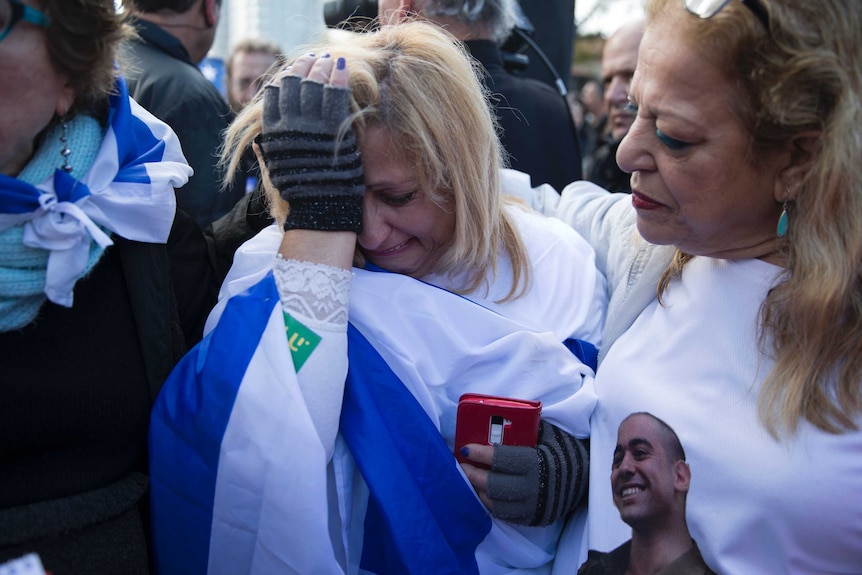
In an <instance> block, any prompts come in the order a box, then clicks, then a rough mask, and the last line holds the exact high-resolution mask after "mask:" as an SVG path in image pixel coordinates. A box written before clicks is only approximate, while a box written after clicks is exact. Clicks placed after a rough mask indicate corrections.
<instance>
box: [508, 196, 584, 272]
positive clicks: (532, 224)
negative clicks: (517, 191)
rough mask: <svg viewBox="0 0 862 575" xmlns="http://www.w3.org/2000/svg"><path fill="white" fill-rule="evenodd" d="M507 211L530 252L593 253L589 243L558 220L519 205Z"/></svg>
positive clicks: (514, 205)
mask: <svg viewBox="0 0 862 575" xmlns="http://www.w3.org/2000/svg"><path fill="white" fill-rule="evenodd" d="M506 211H507V212H508V214H509V216H510V217H511V218H512V221H513V222H514V224H515V227H516V228H517V230H518V232H519V233H520V234H521V239H522V240H523V241H524V245H525V246H526V247H527V251H528V252H548V251H564V252H565V253H567V254H570V255H571V254H573V253H577V254H590V255H592V253H593V248H592V247H591V246H590V244H589V242H587V241H586V240H585V239H584V238H583V236H581V235H580V234H579V233H578V232H576V231H575V230H574V229H573V228H572V227H571V226H569V225H567V224H566V223H565V222H563V221H562V220H560V219H558V218H554V217H550V216H546V215H544V214H540V213H538V212H536V211H534V210H533V209H531V208H528V207H526V206H523V207H522V206H520V205H517V204H511V205H508V206H507V207H506ZM531 255H532V254H531ZM531 259H532V257H531Z"/></svg>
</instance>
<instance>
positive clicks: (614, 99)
mask: <svg viewBox="0 0 862 575" xmlns="http://www.w3.org/2000/svg"><path fill="white" fill-rule="evenodd" d="M643 33H644V21H643V20H642V19H638V20H633V21H631V22H628V23H626V24H624V25H623V26H622V27H620V28H618V29H617V30H616V31H615V32H614V33H613V34H611V36H610V37H609V38H608V39H607V41H606V42H605V46H604V49H603V50H602V84H603V86H604V105H605V116H606V118H607V119H606V121H605V136H604V142H600V144H599V146H598V147H597V148H596V150H595V151H594V152H593V153H592V154H591V155H589V156H586V160H585V162H584V174H585V178H586V179H587V180H589V181H591V182H594V183H596V184H598V185H600V186H601V187H603V188H605V189H606V190H610V191H611V192H628V193H631V181H630V178H629V174H627V173H625V172H623V171H622V170H621V169H620V167H619V165H618V164H617V148H618V147H619V145H620V142H621V141H622V139H623V137H624V136H625V135H626V134H627V133H628V131H629V128H631V125H632V123H633V122H634V120H635V116H634V113H633V112H632V111H631V110H630V109H629V107H628V98H629V86H630V85H631V81H632V76H633V75H634V73H635V66H636V65H637V62H638V47H639V46H640V43H641V38H642V37H643Z"/></svg>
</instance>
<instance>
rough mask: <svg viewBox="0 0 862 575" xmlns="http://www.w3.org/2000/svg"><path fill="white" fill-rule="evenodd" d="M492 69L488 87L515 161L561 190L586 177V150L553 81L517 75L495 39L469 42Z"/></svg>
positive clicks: (519, 167) (514, 164) (536, 180)
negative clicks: (583, 161) (506, 64)
mask: <svg viewBox="0 0 862 575" xmlns="http://www.w3.org/2000/svg"><path fill="white" fill-rule="evenodd" d="M465 44H466V45H467V48H468V49H469V50H470V54H471V55H472V56H473V58H475V59H476V60H477V61H478V62H479V63H480V64H482V66H483V67H484V68H485V70H487V72H488V77H487V78H485V82H486V85H487V87H488V89H489V90H490V91H491V93H492V94H493V95H494V96H493V104H494V107H495V111H496V114H497V117H498V118H499V120H500V125H501V127H502V129H503V133H502V135H501V138H500V139H501V141H502V143H503V147H504V148H505V149H506V152H508V154H509V156H510V158H509V159H510V165H511V167H512V168H514V169H516V170H520V171H522V172H526V173H528V174H530V180H531V181H532V183H533V185H534V186H538V185H540V184H545V183H547V184H551V185H552V186H554V188H556V189H557V191H560V190H562V189H563V188H564V187H565V186H566V185H568V184H570V183H571V182H574V181H575V180H580V179H581V152H580V149H579V146H578V137H577V132H576V128H575V124H574V122H573V121H572V116H571V112H570V111H569V106H568V104H567V103H566V100H565V98H564V97H563V96H562V95H561V94H560V93H559V92H557V90H555V89H554V88H552V87H551V86H549V85H548V84H546V83H544V82H541V81H539V80H535V79H533V78H525V77H521V76H515V75H514V74H512V73H510V72H509V71H508V70H506V68H505V67H504V66H503V56H502V54H501V53H500V49H499V48H498V47H497V45H496V44H495V43H494V42H492V41H490V40H469V41H467V42H465Z"/></svg>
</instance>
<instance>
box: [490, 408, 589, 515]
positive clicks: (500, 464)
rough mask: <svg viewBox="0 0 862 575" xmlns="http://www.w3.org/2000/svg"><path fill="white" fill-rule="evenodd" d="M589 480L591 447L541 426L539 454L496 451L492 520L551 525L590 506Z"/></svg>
mask: <svg viewBox="0 0 862 575" xmlns="http://www.w3.org/2000/svg"><path fill="white" fill-rule="evenodd" d="M588 479H589V441H588V440H581V439H577V438H575V437H573V436H571V435H569V434H568V433H566V432H564V431H562V430H561V429H559V428H557V427H554V426H553V425H551V424H550V423H546V422H545V421H542V422H541V425H540V426H539V441H538V443H537V446H536V448H535V449H534V448H532V447H516V446H512V445H497V446H495V447H494V464H493V465H492V466H491V472H490V473H489V475H488V497H489V498H490V499H491V503H492V504H493V505H492V510H491V514H492V515H493V516H494V517H496V518H497V519H502V520H504V521H508V522H510V523H517V524H520V525H531V526H538V525H549V524H551V523H553V522H554V521H556V520H557V519H559V518H560V517H565V516H566V515H568V514H569V513H570V512H572V511H573V510H574V509H575V508H576V507H577V506H578V505H579V504H580V503H582V502H583V501H584V500H585V497H586V494H587V483H588Z"/></svg>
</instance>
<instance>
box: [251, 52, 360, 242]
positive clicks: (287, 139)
mask: <svg viewBox="0 0 862 575" xmlns="http://www.w3.org/2000/svg"><path fill="white" fill-rule="evenodd" d="M347 86H348V72H347V67H346V64H345V62H344V60H343V59H339V61H338V62H337V63H334V62H333V60H332V59H331V58H328V57H323V58H317V57H315V56H313V55H310V54H309V55H306V56H302V57H301V58H298V59H297V60H296V62H294V64H293V65H292V66H291V68H290V72H289V75H287V76H284V77H283V78H282V79H281V81H280V84H279V85H277V86H276V85H269V86H266V87H265V88H264V97H263V129H262V134H261V136H260V137H259V139H258V141H257V145H258V146H259V149H260V152H261V156H262V159H263V163H264V164H265V170H266V172H267V173H268V176H269V180H270V181H271V183H272V185H274V186H275V188H276V189H277V190H278V191H279V193H280V194H281V197H282V198H283V199H284V200H285V201H287V202H288V203H289V204H290V212H289V214H288V217H287V220H286V221H285V224H284V228H285V230H288V229H309V230H330V231H335V230H347V231H354V232H356V233H359V232H360V231H361V230H362V196H363V194H364V193H365V184H364V178H363V172H362V161H361V159H360V157H359V150H358V148H357V145H356V136H355V135H354V133H353V130H352V129H349V128H348V129H347V130H346V131H344V132H343V133H341V130H342V126H343V125H344V122H345V120H347V119H348V117H349V115H350V90H349V89H348V88H347Z"/></svg>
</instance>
